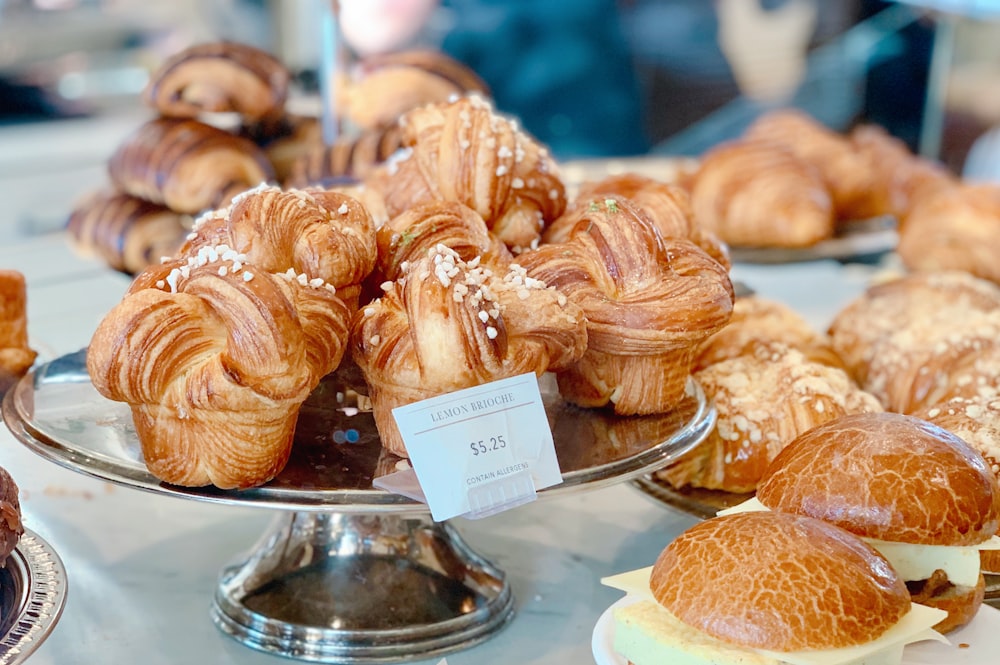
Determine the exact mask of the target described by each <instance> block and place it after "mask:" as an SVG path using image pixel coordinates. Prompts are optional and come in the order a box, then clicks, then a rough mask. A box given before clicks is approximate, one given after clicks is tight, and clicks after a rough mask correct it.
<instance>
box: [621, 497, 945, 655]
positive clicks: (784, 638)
mask: <svg viewBox="0 0 1000 665" xmlns="http://www.w3.org/2000/svg"><path fill="white" fill-rule="evenodd" d="M602 581H603V583H604V584H605V585H607V586H612V587H615V588H619V589H622V590H625V591H626V592H627V593H628V594H629V596H628V600H629V601H631V602H627V603H625V604H623V605H622V606H619V607H616V608H615V609H614V611H613V617H614V650H615V652H616V653H618V654H619V655H620V656H621V657H622V658H623V659H627V660H628V662H629V663H632V664H633V665H660V664H662V663H686V664H695V663H704V664H706V665H707V664H709V663H731V664H736V663H740V664H747V665H749V664H753V665H782V664H786V663H798V664H800V665H803V664H807V663H817V664H818V663H824V664H826V665H858V664H859V663H873V664H874V663H880V664H883V665H898V663H900V662H902V656H903V649H904V647H905V645H906V644H909V643H911V642H917V641H921V640H926V639H941V637H940V635H937V634H936V633H934V632H933V631H932V630H930V626H931V625H932V624H933V622H934V621H935V620H936V619H937V618H938V617H940V616H941V615H942V614H943V612H940V611H937V610H933V609H929V608H924V607H921V606H918V605H916V604H915V603H913V602H912V601H911V600H910V597H909V594H907V591H906V587H905V585H904V584H903V581H902V579H900V577H899V575H898V574H897V573H896V572H895V571H893V570H892V569H891V568H890V567H889V566H888V564H887V562H886V559H885V557H883V556H882V555H881V554H879V553H878V552H877V551H876V550H875V549H874V548H872V547H871V546H870V545H868V544H866V543H864V542H863V541H862V540H861V539H859V538H857V537H856V536H853V535H851V534H850V533H848V532H846V531H844V530H843V529H839V528H837V527H835V526H832V525H830V524H825V523H823V522H821V521H819V520H816V519H812V518H809V517H802V516H798V515H788V514H779V513H762V512H758V513H746V514H740V515H731V516H726V517H715V518H712V519H709V520H705V521H703V522H699V523H697V524H695V525H694V526H692V527H690V528H689V529H687V530H686V531H684V532H683V533H682V534H680V535H679V536H678V537H677V538H676V539H674V540H673V541H672V542H671V543H670V544H669V545H667V547H666V548H665V549H664V550H663V551H662V552H661V553H660V555H659V557H658V558H657V560H656V562H655V564H654V565H653V566H652V567H651V568H647V569H641V570H637V571H632V572H629V573H623V574H621V575H617V576H614V577H610V578H605V579H604V580H602Z"/></svg>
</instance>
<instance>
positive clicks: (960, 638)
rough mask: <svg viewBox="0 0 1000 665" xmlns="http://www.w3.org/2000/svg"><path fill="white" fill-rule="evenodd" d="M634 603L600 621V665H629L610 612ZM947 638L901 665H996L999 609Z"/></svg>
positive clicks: (907, 654) (923, 646)
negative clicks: (618, 646) (617, 643)
mask: <svg viewBox="0 0 1000 665" xmlns="http://www.w3.org/2000/svg"><path fill="white" fill-rule="evenodd" d="M632 602H635V601H634V600H631V599H627V598H622V599H621V600H619V601H618V602H616V603H615V604H614V605H612V606H611V607H609V608H608V609H606V610H604V612H603V613H602V614H601V616H600V618H598V620H597V625H595V626H594V634H593V638H592V639H591V649H592V650H593V652H594V660H595V661H596V662H597V665H626V663H627V662H628V661H626V660H625V659H624V658H623V657H622V656H619V655H618V654H616V653H615V650H614V631H615V622H614V618H613V617H612V616H611V613H612V611H613V610H614V609H615V608H617V607H625V606H626V605H629V604H630V603H632ZM947 637H948V640H949V641H950V642H951V644H944V643H942V642H933V641H926V642H916V643H914V644H910V645H909V646H907V647H906V649H905V650H904V651H903V662H902V664H901V665H996V663H997V662H998V660H997V658H998V654H1000V610H997V609H994V608H992V607H990V606H989V605H983V606H982V607H981V608H980V610H979V612H978V613H977V614H976V618H974V619H973V620H972V621H971V622H970V623H969V624H968V625H967V626H964V627H962V628H959V629H958V630H956V631H954V632H952V633H950V634H949V635H948V636H947Z"/></svg>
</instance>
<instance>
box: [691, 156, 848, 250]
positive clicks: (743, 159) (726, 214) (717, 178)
mask: <svg viewBox="0 0 1000 665" xmlns="http://www.w3.org/2000/svg"><path fill="white" fill-rule="evenodd" d="M691 208H692V210H693V211H694V221H695V222H696V223H698V224H700V225H702V226H703V227H704V228H706V229H707V230H709V231H711V232H713V233H714V234H716V235H717V236H718V237H719V238H721V239H722V240H723V241H724V242H726V243H728V244H729V245H734V246H742V247H752V246H767V247H810V246H812V245H815V244H816V243H818V242H820V241H821V240H826V239H827V238H830V237H832V236H833V232H834V208H833V203H832V202H831V200H830V195H829V193H828V191H827V188H826V186H825V185H824V183H823V180H822V178H821V177H820V174H819V172H818V171H816V169H815V168H814V167H813V166H812V165H810V164H809V163H807V162H806V161H804V160H803V159H801V158H800V157H798V156H797V155H795V154H794V153H793V152H792V151H791V150H789V149H788V148H785V147H783V146H781V145H778V144H775V143H767V142H763V141H749V140H735V141H731V142H728V143H723V144H720V145H718V146H715V147H714V148H712V149H710V150H708V151H707V152H706V153H705V155H704V156H703V159H702V161H701V164H700V166H699V168H698V171H697V172H696V173H695V175H694V176H693V177H692V181H691Z"/></svg>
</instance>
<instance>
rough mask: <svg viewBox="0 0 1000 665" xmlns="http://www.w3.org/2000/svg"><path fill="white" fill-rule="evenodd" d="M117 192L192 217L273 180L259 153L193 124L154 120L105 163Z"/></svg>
mask: <svg viewBox="0 0 1000 665" xmlns="http://www.w3.org/2000/svg"><path fill="white" fill-rule="evenodd" d="M108 174H109V175H110V177H111V181H112V182H113V183H114V185H115V186H116V187H117V188H119V189H121V190H122V191H124V192H126V193H128V194H131V195H132V196H135V197H138V198H140V199H145V200H146V201H150V202H151V203H157V204H159V205H162V206H166V207H167V208H170V209H171V210H173V211H174V212H178V213H188V214H197V213H200V212H202V211H203V210H207V209H210V208H218V207H220V206H223V205H225V204H227V203H228V202H229V201H230V199H232V197H233V196H235V195H236V194H238V193H240V192H242V191H245V190H247V189H249V188H251V187H255V186H257V185H259V184H261V183H262V182H267V181H270V180H272V179H273V178H274V171H273V169H272V168H271V165H270V163H269V162H268V161H267V158H266V157H265V156H264V154H263V153H262V152H261V150H260V148H258V147H257V146H256V145H254V144H253V143H251V142H250V141H248V140H246V139H244V138H240V137H238V136H233V135H232V134H229V133H227V132H224V131H222V130H221V129H217V128H215V127H212V126H210V125H206V124H204V123H201V122H198V121H197V120H183V119H170V118H157V119H155V120H151V121H149V122H147V123H145V124H144V125H142V126H141V127H139V128H138V129H137V130H136V131H134V132H133V133H132V134H131V135H130V136H129V137H128V138H127V139H126V140H125V142H124V143H122V144H121V145H120V146H119V147H118V149H117V150H115V152H114V154H113V155H112V156H111V159H110V161H109V162H108Z"/></svg>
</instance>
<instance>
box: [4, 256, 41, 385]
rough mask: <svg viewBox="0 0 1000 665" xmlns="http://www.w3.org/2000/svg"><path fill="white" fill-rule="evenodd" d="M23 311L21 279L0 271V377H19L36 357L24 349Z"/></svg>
mask: <svg viewBox="0 0 1000 665" xmlns="http://www.w3.org/2000/svg"><path fill="white" fill-rule="evenodd" d="M27 310H28V292H27V287H26V285H25V283H24V275H22V274H21V273H20V272H18V271H16V270H0V374H2V373H6V374H10V375H13V376H21V375H22V374H24V373H25V372H27V371H28V369H29V368H30V367H31V365H32V364H33V363H34V362H35V357H36V356H37V353H36V352H35V351H34V350H32V348H31V347H30V346H29V345H28V318H27ZM0 378H2V377H0Z"/></svg>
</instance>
